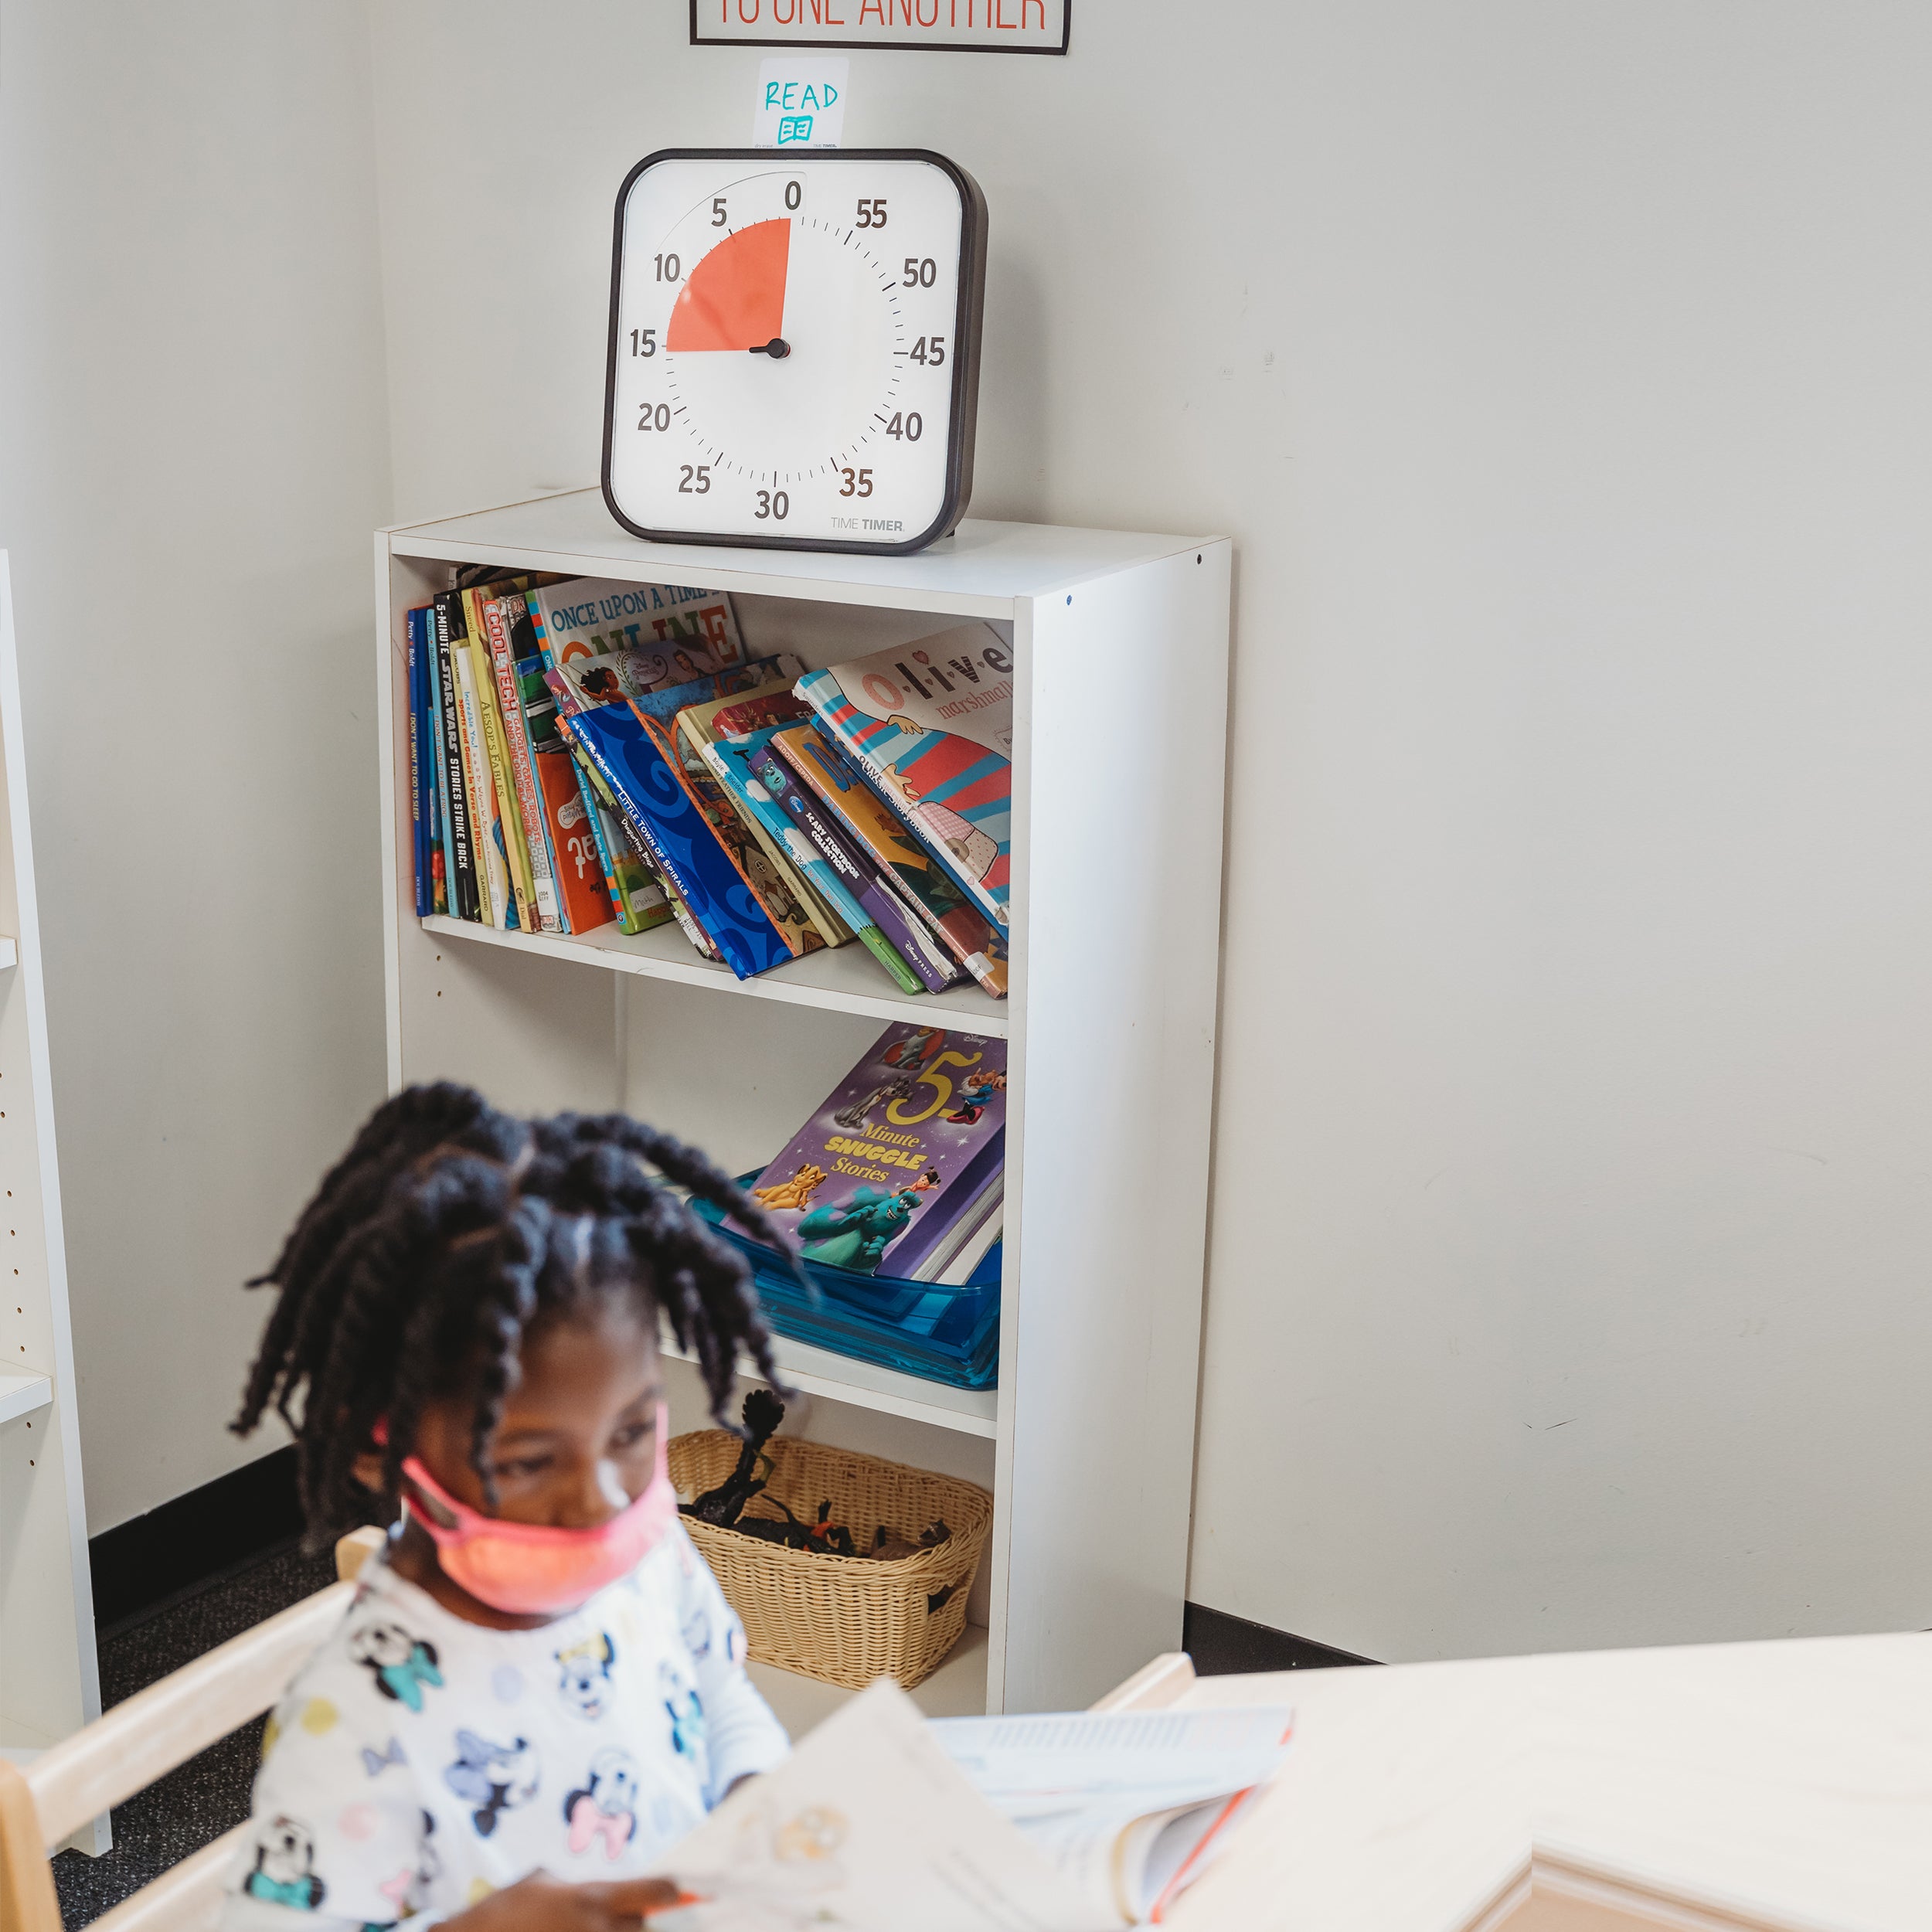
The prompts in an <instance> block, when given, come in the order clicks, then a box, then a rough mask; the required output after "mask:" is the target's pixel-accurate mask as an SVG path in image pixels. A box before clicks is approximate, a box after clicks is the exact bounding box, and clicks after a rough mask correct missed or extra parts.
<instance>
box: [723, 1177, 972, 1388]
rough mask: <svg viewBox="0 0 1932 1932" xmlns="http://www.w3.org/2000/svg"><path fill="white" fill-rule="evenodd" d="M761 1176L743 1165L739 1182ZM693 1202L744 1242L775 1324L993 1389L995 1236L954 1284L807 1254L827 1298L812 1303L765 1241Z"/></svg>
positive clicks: (869, 1356) (888, 1363) (870, 1356)
mask: <svg viewBox="0 0 1932 1932" xmlns="http://www.w3.org/2000/svg"><path fill="white" fill-rule="evenodd" d="M756 1179H757V1175H756V1174H747V1175H744V1176H743V1177H742V1183H741V1184H743V1183H749V1182H752V1181H754V1180H756ZM691 1205H692V1206H693V1207H694V1208H696V1209H697V1211H698V1213H700V1214H701V1215H702V1216H704V1218H705V1219H706V1220H707V1221H709V1223H711V1224H712V1225H713V1227H715V1228H716V1230H717V1231H718V1232H719V1233H720V1234H721V1235H723V1236H724V1238H725V1239H726V1240H727V1241H730V1242H731V1243H733V1244H734V1245H735V1246H736V1247H739V1248H740V1249H741V1250H743V1253H744V1254H745V1256H746V1258H747V1260H750V1263H751V1270H752V1277H753V1281H755V1282H756V1284H757V1290H758V1297H759V1299H760V1301H762V1302H763V1303H764V1311H765V1319H766V1320H767V1321H769V1322H770V1325H771V1327H772V1329H773V1331H774V1333H776V1334H778V1335H785V1336H787V1337H789V1338H791V1340H792V1341H794V1342H809V1343H811V1345H812V1346H813V1347H814V1348H815V1349H831V1350H832V1352H834V1353H835V1354H838V1355H850V1356H852V1358H853V1359H855V1360H856V1361H859V1362H873V1363H875V1364H876V1365H877V1366H879V1367H880V1368H883V1369H898V1370H899V1371H900V1372H901V1373H902V1374H905V1375H910V1376H920V1377H921V1378H922V1379H924V1380H926V1381H927V1382H943V1383H947V1384H949V1385H950V1386H951V1387H953V1388H955V1389H990V1388H992V1387H993V1386H995V1383H997V1381H998V1376H999V1274H1000V1251H1001V1250H1002V1247H1004V1245H1005V1243H1003V1242H999V1241H995V1243H993V1245H992V1247H991V1248H989V1249H988V1250H987V1253H986V1256H985V1260H982V1261H981V1263H980V1264H979V1266H978V1268H976V1269H975V1270H974V1273H973V1278H972V1280H971V1281H968V1282H967V1283H966V1284H964V1286H962V1287H941V1286H940V1284H938V1283H937V1282H934V1281H901V1280H900V1279H899V1278H898V1277H896V1276H892V1275H883V1274H854V1273H853V1272H852V1270H850V1269H849V1268H834V1267H825V1266H824V1265H823V1264H821V1263H819V1262H817V1261H806V1262H804V1264H803V1265H804V1270H805V1272H806V1274H808V1276H810V1277H811V1281H812V1282H813V1284H815V1286H816V1287H817V1288H818V1292H819V1294H821V1296H822V1297H823V1298H824V1299H823V1300H822V1301H821V1302H820V1303H819V1304H818V1306H817V1307H814V1306H813V1305H812V1304H811V1301H809V1300H808V1298H807V1297H806V1295H805V1293H804V1290H803V1289H802V1288H801V1287H799V1285H798V1281H796V1280H795V1279H794V1277H793V1275H792V1274H791V1270H789V1269H788V1268H787V1267H786V1266H785V1264H784V1262H783V1261H782V1260H780V1259H779V1257H777V1255H776V1254H774V1253H773V1252H772V1250H770V1248H768V1247H765V1246H764V1243H761V1242H758V1241H753V1240H750V1239H749V1238H748V1237H747V1236H744V1235H743V1234H740V1233H739V1232H738V1230H736V1228H734V1227H733V1226H730V1223H727V1222H726V1220H725V1219H724V1217H723V1216H722V1215H721V1214H719V1212H718V1210H717V1209H716V1208H714V1207H713V1206H711V1205H710V1203H709V1202H706V1201H699V1200H693V1201H692V1204H691Z"/></svg>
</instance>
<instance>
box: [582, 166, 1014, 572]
mask: <svg viewBox="0 0 1932 1932" xmlns="http://www.w3.org/2000/svg"><path fill="white" fill-rule="evenodd" d="M985 276H986V202H985V197H984V196H982V195H981V193H980V191H979V189H978V186H977V185H976V184H975V182H974V181H973V179H972V177H971V175H968V173H967V172H965V171H964V169H963V168H959V167H957V166H955V165H954V164H953V163H952V162H950V161H947V160H946V159H944V158H943V157H942V156H940V155H934V154H928V153H926V152H923V151H918V150H901V149H879V150H870V149H864V148H852V149H847V150H844V151H836V152H835V151H829V150H828V151H823V152H820V153H815V154H793V155H780V154H778V153H777V152H776V151H773V150H770V149H765V148H709V149H691V148H672V149H667V150H665V151H664V152H663V153H662V154H656V155H651V157H650V158H648V160H645V161H641V162H639V163H638V165H637V166H636V167H635V168H633V169H632V170H631V173H630V175H628V177H627V178H626V179H625V181H624V186H623V187H622V189H621V190H620V191H619V192H618V195H617V239H616V246H615V249H614V258H613V262H612V267H611V345H610V359H609V366H608V372H607V376H606V379H605V386H604V501H605V502H607V504H608V505H610V508H611V515H614V517H615V518H616V519H617V521H618V522H620V523H621V524H622V525H623V526H624V528H625V529H628V530H630V531H631V532H634V534H635V535H637V536H642V537H651V538H655V539H659V540H661V541H664V542H669V543H740V544H743V543H753V544H766V545H771V546H777V547H781V548H787V549H815V550H867V551H881V552H893V551H907V550H917V549H922V548H923V547H924V546H926V545H927V544H928V543H931V542H933V541H934V539H936V538H938V537H942V536H947V535H949V534H950V533H951V531H952V529H953V528H954V526H955V525H956V524H957V522H958V521H959V519H960V518H961V516H963V515H964V514H965V511H966V505H967V502H968V498H970V497H971V494H972V474H973V428H974V417H975V413H976V411H977V410H978V401H979V341H980V321H981V311H982V309H983V307H984V304H985Z"/></svg>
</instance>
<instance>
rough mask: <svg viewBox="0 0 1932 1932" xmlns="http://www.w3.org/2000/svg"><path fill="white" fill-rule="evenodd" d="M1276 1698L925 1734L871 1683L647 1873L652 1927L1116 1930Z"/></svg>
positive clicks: (1148, 1912) (1181, 1846) (1153, 1911)
mask: <svg viewBox="0 0 1932 1932" xmlns="http://www.w3.org/2000/svg"><path fill="white" fill-rule="evenodd" d="M1290 1722H1291V1713H1289V1712H1288V1711H1287V1709H1284V1708H1282V1707H1281V1706H1269V1707H1267V1708H1265V1709H1264V1708H1256V1709H1232V1710H1212V1711H1198V1712H1195V1711H1189V1712H1167V1711H1154V1712H1147V1713H1141V1712H1134V1711H1120V1712H1094V1713H1073V1714H1071V1715H1068V1716H1045V1717H988V1718H960V1719H947V1720H943V1721H940V1722H937V1723H930V1724H929V1723H927V1722H926V1721H925V1720H924V1719H922V1718H921V1717H920V1715H919V1712H918V1709H917V1706H915V1705H914V1704H913V1702H912V1700H911V1699H910V1698H909V1697H907V1696H906V1694H905V1692H903V1691H902V1690H900V1689H899V1687H898V1686H897V1685H896V1684H893V1683H891V1682H886V1681H882V1682H879V1683H876V1684H875V1685H873V1686H872V1689H870V1690H869V1691H866V1692H864V1693H863V1694H862V1696H859V1697H856V1698H855V1699H852V1702H850V1703H849V1704H848V1705H846V1706H845V1708H844V1709H842V1710H840V1711H839V1712H838V1713H836V1715H835V1716H832V1717H830V1718H828V1719H826V1721H825V1723H823V1724H821V1725H820V1726H819V1727H818V1730H815V1731H814V1732H813V1733H812V1734H811V1736H809V1737H808V1738H807V1739H806V1740H805V1741H804V1743H802V1744H801V1746H800V1747H798V1750H797V1751H796V1752H794V1753H793V1755H792V1756H791V1758H790V1759H788V1760H787V1761H786V1762H785V1763H784V1764H781V1766H779V1767H778V1768H777V1770H775V1771H772V1772H770V1773H769V1774H767V1775H766V1776H764V1777H759V1778H754V1779H753V1780H752V1781H750V1783H749V1784H746V1785H743V1786H742V1787H740V1789H739V1790H737V1791H734V1792H733V1794H732V1795H731V1796H730V1798H727V1799H726V1801H724V1803H723V1804H721V1805H720V1806H719V1808H718V1809H717V1810H716V1811H713V1813H712V1814H711V1815H710V1816H709V1818H706V1820H705V1821H704V1822H703V1824H702V1825H699V1827H698V1828H697V1829H696V1831H695V1832H692V1834H691V1835H690V1836H689V1837H688V1838H685V1840H684V1841H683V1842H682V1843H681V1844H679V1845H677V1846H676V1847H675V1848H674V1849H672V1851H671V1852H668V1854H667V1855H665V1858H664V1859H663V1860H662V1862H661V1869H662V1871H663V1872H664V1873H665V1876H668V1877H671V1878H675V1879H677V1880H678V1881H679V1883H681V1884H682V1886H684V1887H685V1889H686V1890H687V1891H688V1892H690V1893H693V1894H695V1895H696V1896H697V1898H698V1900H699V1903H696V1904H694V1905H692V1906H689V1907H686V1908H685V1909H683V1910H679V1911H676V1912H672V1913H657V1914H655V1915H654V1916H653V1917H652V1918H651V1921H650V1923H651V1927H652V1928H653V1932H808V1928H810V1927H845V1928H848V1932H909V1928H917V1932H1118V1928H1120V1927H1124V1926H1129V1925H1138V1924H1144V1923H1157V1922H1158V1919H1159V1917H1161V1915H1162V1912H1163V1910H1164V1909H1165V1906H1166V1905H1167V1904H1168V1903H1169V1902H1170V1901H1171V1900H1172V1899H1173V1898H1174V1897H1175V1896H1177V1895H1178V1894H1179V1892H1180V1891H1181V1890H1182V1889H1184V1888H1185V1886H1187V1885H1189V1884H1190V1883H1192V1881H1193V1880H1194V1879H1196V1877H1198V1876H1199V1874H1200V1873H1201V1872H1202V1871H1203V1870H1205V1869H1206V1866H1207V1865H1208V1864H1209V1862H1210V1861H1211V1860H1212V1859H1213V1857H1214V1856H1215V1855H1216V1854H1217V1853H1218V1852H1219V1849H1220V1848H1221V1846H1222V1845H1224V1844H1225V1843H1226V1840H1227V1837H1228V1835H1229V1832H1230V1828H1231V1826H1232V1825H1233V1823H1234V1822H1235V1821H1236V1818H1238V1816H1239V1814H1240V1811H1241V1810H1242V1808H1243V1805H1244V1803H1245V1800H1246V1797H1247V1793H1248V1792H1249V1791H1250V1790H1251V1789H1252V1788H1253V1787H1254V1786H1256V1785H1257V1784H1261V1783H1263V1782H1264V1781H1266V1780H1267V1778H1268V1777H1270V1775H1271V1774H1273V1772H1274V1768H1275V1767H1276V1766H1277V1764H1279V1763H1280V1762H1281V1754H1282V1752H1283V1750H1284V1749H1285V1748H1286V1746H1287V1733H1288V1729H1289V1725H1290Z"/></svg>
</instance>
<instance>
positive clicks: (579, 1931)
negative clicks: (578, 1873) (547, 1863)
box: [444, 1872, 692, 1932]
mask: <svg viewBox="0 0 1932 1932" xmlns="http://www.w3.org/2000/svg"><path fill="white" fill-rule="evenodd" d="M690 1903H692V1898H691V1894H690V1893H688V1892H681V1891H679V1889H678V1888H677V1886H675V1885H673V1884H672V1883H671V1881H670V1880H669V1879H615V1880H613V1881H612V1882H611V1883H609V1884H593V1885H570V1884H566V1883H565V1881H564V1880H563V1879H556V1878H553V1877H552V1876H550V1874H549V1872H532V1873H531V1874H530V1876H529V1877H528V1878H527V1879H519V1881H518V1883H515V1885H508V1886H505V1887H504V1888H503V1889H502V1891H501V1892H492V1893H491V1894H490V1896H488V1898H487V1899H485V1900H483V1902H482V1903H481V1904H480V1905H473V1906H471V1907H470V1909H469V1910H468V1911H467V1912H460V1913H457V1916H456V1917H454V1918H453V1919H448V1920H444V1923H445V1924H446V1925H447V1927H449V1928H450V1932H457V1929H458V1928H459V1927H460V1928H461V1932H636V1927H637V1926H638V1922H639V1921H640V1920H642V1919H645V1918H647V1917H649V1916H650V1914H651V1913H653V1912H664V1911H668V1910H670V1908H671V1907H672V1906H674V1905H689V1904H690Z"/></svg>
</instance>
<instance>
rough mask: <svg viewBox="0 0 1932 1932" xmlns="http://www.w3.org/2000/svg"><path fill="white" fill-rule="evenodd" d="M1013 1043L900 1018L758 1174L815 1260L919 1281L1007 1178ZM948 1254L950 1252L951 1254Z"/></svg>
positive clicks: (758, 1185) (771, 1202)
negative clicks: (989, 1192) (1009, 1060)
mask: <svg viewBox="0 0 1932 1932" xmlns="http://www.w3.org/2000/svg"><path fill="white" fill-rule="evenodd" d="M1005 1147H1006V1043H1005V1041H1004V1040H1002V1039H988V1038H985V1037H984V1036H981V1035H979V1034H977V1033H966V1032H954V1031H952V1030H951V1029H946V1028H941V1027H937V1026H917V1025H913V1024H904V1025H900V1026H893V1027H889V1028H888V1029H886V1032H884V1033H883V1034H881V1035H880V1036H879V1039H877V1040H876V1041H875V1042H874V1043H873V1045H872V1049H871V1050H870V1051H869V1053H867V1054H866V1057H865V1058H864V1059H863V1060H861V1061H860V1062H859V1064H858V1065H857V1066H855V1067H854V1068H853V1069H852V1071H851V1072H850V1073H848V1074H847V1075H846V1076H845V1078H844V1079H843V1080H841V1081H840V1082H839V1083H838V1086H837V1087H835V1088H834V1089H833V1090H832V1092H831V1093H830V1094H828V1095H827V1096H826V1097H825V1101H824V1103H823V1104H821V1106H820V1107H819V1108H818V1111H817V1112H816V1113H815V1114H813V1115H812V1117H811V1119H810V1120H809V1121H807V1122H806V1123H805V1124H804V1126H803V1127H802V1128H800V1129H799V1130H798V1132H797V1133H796V1134H794V1135H793V1136H792V1137H791V1139H790V1140H789V1141H787V1142H786V1144H785V1145H784V1148H782V1149H781V1151H779V1153H778V1155H777V1157H776V1158H774V1160H772V1161H771V1162H769V1163H768V1164H767V1166H766V1167H765V1168H764V1172H762V1173H760V1175H759V1176H758V1178H757V1179H756V1180H755V1181H754V1182H753V1183H752V1185H751V1192H752V1194H753V1196H755V1197H756V1198H757V1200H758V1201H759V1202H760V1204H761V1205H762V1206H764V1209H765V1210H766V1212H767V1213H769V1214H770V1215H771V1216H772V1217H773V1219H774V1220H776V1221H777V1223H778V1225H779V1226H780V1227H781V1228H782V1229H784V1231H785V1232H786V1233H787V1234H789V1235H791V1236H792V1237H793V1238H794V1240H796V1241H797V1242H798V1244H799V1247H800V1249H801V1252H802V1253H804V1256H805V1257H806V1258H807V1259H808V1260H812V1261H819V1262H823V1263H825V1264H826V1265H827V1266H828V1267H838V1268H846V1269H849V1270H851V1271H852V1273H854V1274H886V1275H894V1276H898V1277H902V1278H904V1279H908V1280H913V1281H917V1280H920V1279H922V1278H924V1277H923V1276H922V1274H921V1270H922V1269H926V1268H931V1269H934V1270H936V1269H937V1267H940V1266H943V1265H944V1260H951V1258H952V1257H953V1255H954V1253H955V1252H956V1250H957V1247H958V1245H959V1243H958V1242H957V1240H954V1239H951V1238H949V1237H951V1236H954V1231H955V1230H957V1228H958V1227H959V1226H960V1225H961V1223H963V1222H968V1221H970V1222H971V1223H973V1225H974V1226H977V1225H978V1221H979V1219H980V1218H981V1216H983V1214H984V1213H985V1208H984V1203H983V1197H984V1196H985V1193H986V1192H987V1189H988V1188H989V1187H991V1186H993V1185H995V1184H996V1183H998V1182H999V1180H1000V1179H1001V1176H1002V1163H1003V1162H1004V1159H1005ZM940 1257H943V1260H942V1259H940Z"/></svg>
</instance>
